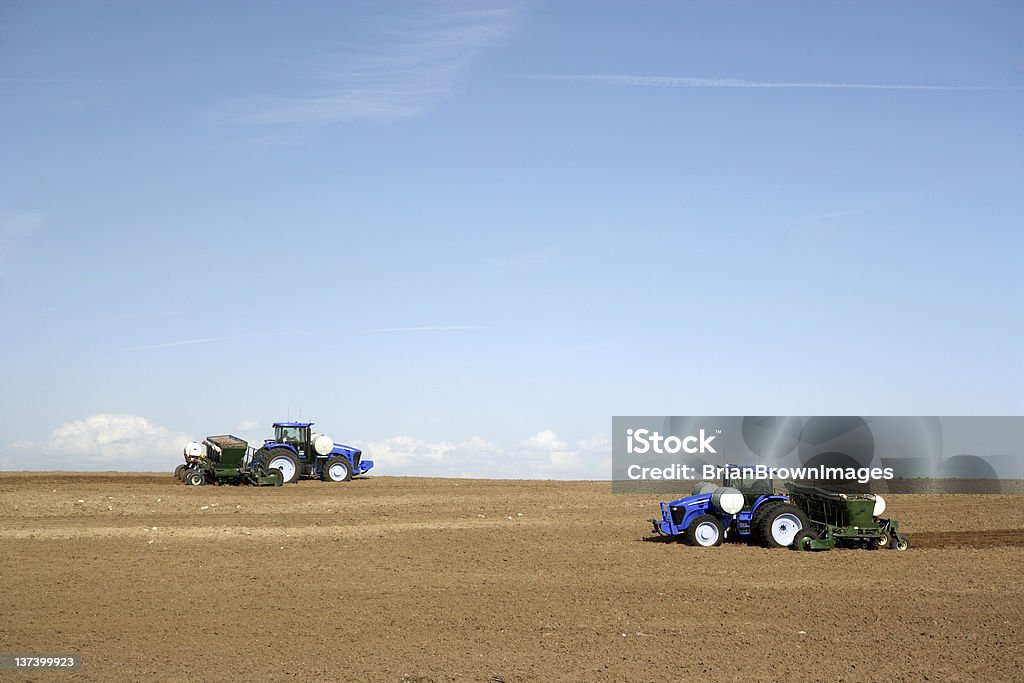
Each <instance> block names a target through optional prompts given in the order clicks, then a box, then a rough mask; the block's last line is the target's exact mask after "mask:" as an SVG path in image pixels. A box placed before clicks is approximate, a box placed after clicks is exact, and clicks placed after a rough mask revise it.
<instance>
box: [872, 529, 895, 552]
mask: <svg viewBox="0 0 1024 683" xmlns="http://www.w3.org/2000/svg"><path fill="white" fill-rule="evenodd" d="M871 547H872V548H874V549H876V550H886V549H888V548H891V547H892V534H890V533H889V530H888V529H886V530H885V531H883V532H882V535H881V536H879V537H878V538H876V539H875V540H874V541H873V542H872V543H871Z"/></svg>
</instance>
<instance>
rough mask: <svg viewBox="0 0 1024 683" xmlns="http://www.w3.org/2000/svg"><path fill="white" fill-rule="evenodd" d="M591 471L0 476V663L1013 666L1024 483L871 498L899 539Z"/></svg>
mask: <svg viewBox="0 0 1024 683" xmlns="http://www.w3.org/2000/svg"><path fill="white" fill-rule="evenodd" d="M658 500H659V497H658V496H649V495H647V496H644V495H612V494H611V493H610V485H609V484H607V483H598V482H546V481H484V480H456V479H415V478H397V477H376V478H366V479H362V480H357V481H353V482H350V483H348V484H325V483H321V482H318V481H305V482H301V483H298V484H294V485H288V486H285V487H282V488H245V487H227V486H225V487H214V486H205V487H196V488H189V487H186V486H184V485H183V484H181V483H180V482H178V481H177V480H176V479H175V478H174V477H173V476H172V475H169V474H167V475H157V476H155V475H137V474H103V475H94V474H39V473H31V474H30V473H2V474H0V653H16V652H18V653H25V654H48V653H78V654H80V655H82V657H83V663H82V667H81V669H79V670H77V671H64V672H41V673H30V672H24V671H0V679H4V680H8V679H9V680H47V681H56V680H65V679H66V680H90V681H115V680H144V679H145V680H155V681H177V680H195V681H233V680H247V681H261V680H340V681H505V682H507V683H512V682H514V681H561V680H568V681H661V680H666V681H681V680H687V681H700V680H709V681H716V683H717V682H721V681H732V680H743V681H782V680H794V681H797V680H811V681H872V680H877V681H921V680H935V681H952V680H962V681H978V680H999V681H1005V680H1021V679H1024V646H1022V636H1024V629H1022V626H1021V624H1022V619H1024V584H1022V582H1021V578H1020V577H1021V571H1022V569H1021V568H1022V567H1024V495H959V496H957V495H930V496H929V495H902V496H892V497H890V499H889V512H890V513H891V514H892V516H894V517H896V518H898V519H899V520H900V522H901V525H902V528H903V529H904V530H905V531H906V533H907V534H909V535H910V537H911V540H912V542H913V543H914V546H913V547H912V548H911V550H909V551H907V552H904V553H901V552H896V551H864V550H835V551H831V552H823V553H799V552H794V551H788V550H766V549H762V548H757V547H749V546H746V545H739V544H727V545H725V546H722V547H720V548H707V549H703V548H700V549H698V548H691V547H688V546H684V545H681V544H675V543H666V542H658V541H653V540H651V539H650V531H649V530H650V523H649V522H647V519H648V518H650V517H653V516H656V514H657V512H658V505H657V503H658Z"/></svg>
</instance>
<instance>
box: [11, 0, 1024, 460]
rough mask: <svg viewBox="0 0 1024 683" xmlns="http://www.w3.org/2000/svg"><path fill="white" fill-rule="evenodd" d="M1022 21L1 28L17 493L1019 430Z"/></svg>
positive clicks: (225, 6) (889, 17)
mask: <svg viewBox="0 0 1024 683" xmlns="http://www.w3.org/2000/svg"><path fill="white" fill-rule="evenodd" d="M1022 45H1024V7H1022V6H1021V5H1020V4H1018V3H1010V2H1006V3H984V2H981V3H927V4H925V3H902V4H898V5H893V4H891V3H875V4H872V3H857V4H851V3H786V4H784V5H757V4H740V3H737V4H725V3H700V4H697V3H667V2H666V3H647V4H644V5H643V6H642V9H640V6H638V5H636V4H634V3H609V2H600V3H595V2H558V3H540V2H532V3H526V2H521V3H517V2H508V3H503V2H459V1H452V2H443V3H435V4H430V3H414V2H390V3H381V2H371V3H362V4H360V3H329V2H322V3H317V2H307V3H283V2H276V3H251V2H244V3H243V2H222V3H198V2H193V3H190V2H174V3H170V2H149V3H134V2H123V3H108V2H92V3H74V2H64V3H52V2H11V1H9V0H5V1H3V2H0V101H2V102H3V106H2V107H0V136H2V137H0V149H2V150H3V151H2V159H3V160H4V163H2V164H0V352H2V354H3V358H4V383H3V386H4V391H3V394H2V397H0V409H2V412H3V414H4V416H5V418H6V430H7V434H6V437H5V439H0V467H4V468H7V469H26V468H36V467H49V466H60V467H65V468H72V469H97V468H100V469H102V468H119V469H140V470H147V469H164V468H165V466H167V465H168V464H169V463H173V462H175V461H176V459H177V458H178V457H179V455H178V446H177V442H178V440H179V439H180V438H182V437H184V436H191V437H202V436H204V435H206V434H212V433H222V432H233V433H237V434H240V435H242V436H245V437H247V438H252V439H258V438H262V437H263V436H266V435H267V432H268V428H269V423H270V422H272V421H273V420H275V419H280V418H283V417H286V416H288V415H290V416H291V417H296V416H297V415H298V413H299V411H300V410H301V411H302V414H303V416H311V417H312V418H314V419H316V420H317V421H318V423H319V424H320V426H321V427H323V428H324V429H325V430H326V431H327V432H328V433H329V434H331V436H333V437H334V438H335V439H336V440H338V441H342V442H347V443H356V444H358V445H362V446H365V447H366V449H367V451H368V452H372V453H373V456H372V457H374V458H375V459H376V460H377V461H378V462H379V463H380V464H379V468H380V469H379V471H380V473H382V474H386V473H391V474H399V473H422V474H429V473H437V474H452V475H460V474H462V475H468V474H477V475H484V476H554V477H604V476H606V475H607V472H608V471H609V470H608V465H607V461H608V457H609V454H610V451H609V448H608V436H609V430H610V417H611V416H612V415H615V414H653V415H663V414H666V415H672V414H678V415H687V414H696V415H714V414H723V415H727V414H738V415H742V414H777V415H788V414H793V415H800V414H803V415H815V414H818V415H822V414H860V415H881V414H914V415H933V414H935V415H942V414H969V415H973V414H1019V413H1021V412H1022V410H1024V401H1022V399H1021V395H1020V391H1019V387H1020V386H1021V385H1022V384H1024V381H1022V380H1024V355H1022V352H1021V345H1020V341H1019V340H1020V338H1021V333H1022V331H1024V330H1022V328H1024V325H1022V321H1024V315H1022V312H1021V311H1022V307H1021V305H1020V302H1021V300H1022V296H1021V295H1022V293H1024V292H1022V290H1024V287H1022V278H1021V275H1020V273H1021V271H1022V265H1024V259H1022V256H1021V248H1022V246H1024V239H1022V237H1021V228H1022V227H1024V220H1022V219H1024V210H1022V196H1024V193H1022V192H1021V187H1022V180H1024V131H1022V127H1021V124H1020V122H1021V121H1024V51H1022V49H1021V46H1022Z"/></svg>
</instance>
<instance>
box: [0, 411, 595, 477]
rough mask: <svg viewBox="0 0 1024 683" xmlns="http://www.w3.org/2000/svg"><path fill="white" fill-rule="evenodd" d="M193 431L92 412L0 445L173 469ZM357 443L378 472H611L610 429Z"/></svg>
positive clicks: (70, 462)
mask: <svg viewBox="0 0 1024 683" xmlns="http://www.w3.org/2000/svg"><path fill="white" fill-rule="evenodd" d="M250 427H252V428H253V429H255V428H258V427H259V425H258V424H257V423H256V421H254V420H247V421H245V422H243V423H241V424H240V425H239V429H240V430H241V431H242V432H243V433H244V432H245V431H246V430H248V429H249V428H250ZM193 438H194V437H193V436H189V435H188V434H185V433H183V432H178V431H175V430H173V429H170V428H167V427H164V426H161V425H158V424H154V423H153V422H151V421H149V420H148V419H146V418H145V417H142V416H139V415H125V414H100V415H91V416H89V417H86V418H83V419H81V420H72V421H70V422H66V423H64V424H62V425H60V426H59V427H57V428H56V429H54V430H53V432H52V433H51V434H50V436H49V438H48V439H46V440H45V441H41V442H39V441H37V442H33V441H28V440H19V441H14V442H13V443H10V444H8V445H7V446H4V447H2V448H0V469H5V470H29V469H31V470H71V471H76V470H82V471H95V470H114V471H147V472H161V471H168V472H169V471H171V470H172V469H173V468H174V466H175V465H177V464H178V463H179V462H180V460H181V448H182V446H183V445H184V444H185V443H186V442H187V441H191V440H192V439H193ZM250 443H252V444H256V445H258V444H259V441H258V440H255V441H250ZM352 445H353V446H356V447H357V448H361V449H362V450H363V457H365V458H367V459H371V460H373V461H374V469H373V470H372V472H371V473H372V474H380V475H407V476H422V477H474V478H480V479H598V480H601V479H608V477H609V475H610V473H611V442H610V440H609V439H608V438H607V437H604V436H595V437H592V438H589V439H580V440H576V441H570V440H566V439H562V438H560V437H559V436H558V435H557V434H556V433H555V432H554V431H553V430H550V429H545V430H542V431H539V432H537V433H536V434H533V435H532V436H530V437H528V438H526V439H522V440H520V441H519V442H518V443H517V444H516V445H514V446H512V447H504V446H501V445H499V444H496V443H493V442H491V441H488V440H487V439H484V438H482V437H480V436H472V437H469V438H467V439H462V440H437V441H430V440H426V439H420V438H417V437H413V436H408V435H399V436H392V437H388V438H384V439H376V440H369V441H366V442H359V441H355V442H352Z"/></svg>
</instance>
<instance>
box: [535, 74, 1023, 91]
mask: <svg viewBox="0 0 1024 683" xmlns="http://www.w3.org/2000/svg"><path fill="white" fill-rule="evenodd" d="M529 78H536V79H541V80H548V81H582V82H588V83H600V84H602V85H617V86H627V87H641V88H804V89H817V90H944V91H1001V90H1024V86H988V85H931V84H895V83H823V82H815V81H808V82H792V81H747V80H743V79H739V78H694V77H689V76H637V75H614V74H534V75H531V76H529Z"/></svg>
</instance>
